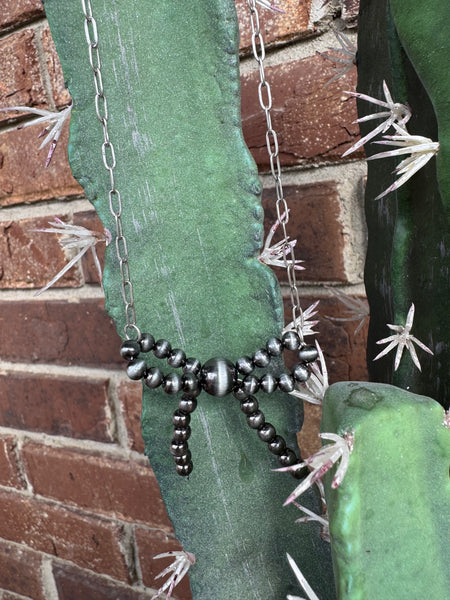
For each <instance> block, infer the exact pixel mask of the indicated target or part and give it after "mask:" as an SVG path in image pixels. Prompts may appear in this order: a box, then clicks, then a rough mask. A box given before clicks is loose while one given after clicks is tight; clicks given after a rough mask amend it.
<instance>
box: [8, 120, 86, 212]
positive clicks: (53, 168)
mask: <svg viewBox="0 0 450 600" xmlns="http://www.w3.org/2000/svg"><path fill="white" fill-rule="evenodd" d="M41 130H42V126H40V125H33V126H30V127H27V128H26V129H21V130H19V131H9V132H7V133H2V134H0V206H8V205H13V204H20V203H23V202H27V203H30V202H37V201H40V200H49V199H52V198H64V197H66V196H68V197H70V196H72V197H73V196H78V195H80V194H82V193H83V189H82V188H81V186H80V185H78V183H77V182H76V180H75V179H74V178H73V177H72V173H71V171H70V167H69V163H68V160H67V151H66V148H67V139H68V133H69V129H68V124H66V125H65V126H64V128H63V132H62V134H61V138H60V140H59V142H58V146H57V148H56V150H55V153H54V155H53V158H52V161H51V163H50V165H49V166H48V168H45V160H46V157H47V153H48V146H45V147H44V148H42V150H38V148H39V146H40V140H39V139H38V138H37V136H38V134H39V133H40V131H41Z"/></svg>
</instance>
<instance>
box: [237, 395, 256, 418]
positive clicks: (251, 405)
mask: <svg viewBox="0 0 450 600" xmlns="http://www.w3.org/2000/svg"><path fill="white" fill-rule="evenodd" d="M258 406H259V405H258V400H257V399H256V398H255V397H254V396H249V397H248V398H246V399H245V400H242V402H241V410H242V412H243V413H245V414H246V415H252V414H253V413H255V412H256V411H257V410H258Z"/></svg>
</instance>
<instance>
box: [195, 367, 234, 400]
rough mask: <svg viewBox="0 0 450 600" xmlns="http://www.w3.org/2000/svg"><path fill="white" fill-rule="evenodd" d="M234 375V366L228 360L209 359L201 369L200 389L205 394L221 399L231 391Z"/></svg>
mask: <svg viewBox="0 0 450 600" xmlns="http://www.w3.org/2000/svg"><path fill="white" fill-rule="evenodd" d="M235 374H236V371H235V368H234V365H233V364H232V363H231V362H230V361H229V360H226V359H225V358H210V359H209V360H208V361H206V362H205V364H204V365H203V368H202V373H201V383H202V387H203V389H204V390H205V392H206V393H207V394H210V395H211V396H216V397H218V398H221V397H222V396H226V395H227V394H229V393H230V392H231V390H232V389H233V384H234V378H235Z"/></svg>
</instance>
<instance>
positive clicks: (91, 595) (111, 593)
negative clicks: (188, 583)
mask: <svg viewBox="0 0 450 600" xmlns="http://www.w3.org/2000/svg"><path fill="white" fill-rule="evenodd" d="M53 576H54V578H55V582H56V588H57V590H58V598H59V600H119V598H120V600H151V598H152V597H153V594H152V593H150V592H145V591H143V590H140V589H136V588H133V587H130V586H125V585H123V584H120V583H119V582H117V581H113V580H111V579H109V578H108V579H106V578H105V577H99V576H98V575H94V574H93V573H92V572H91V571H86V570H84V569H79V568H76V567H73V566H71V565H67V564H62V563H61V564H60V563H56V564H54V566H53Z"/></svg>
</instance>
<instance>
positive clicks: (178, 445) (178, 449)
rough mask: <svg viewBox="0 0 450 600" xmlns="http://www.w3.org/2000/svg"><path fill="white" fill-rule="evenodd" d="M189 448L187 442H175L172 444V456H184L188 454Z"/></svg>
mask: <svg viewBox="0 0 450 600" xmlns="http://www.w3.org/2000/svg"><path fill="white" fill-rule="evenodd" d="M188 450H189V448H188V445H187V443H186V442H175V441H172V442H171V443H170V454H171V455H172V456H183V454H186V452H188Z"/></svg>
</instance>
